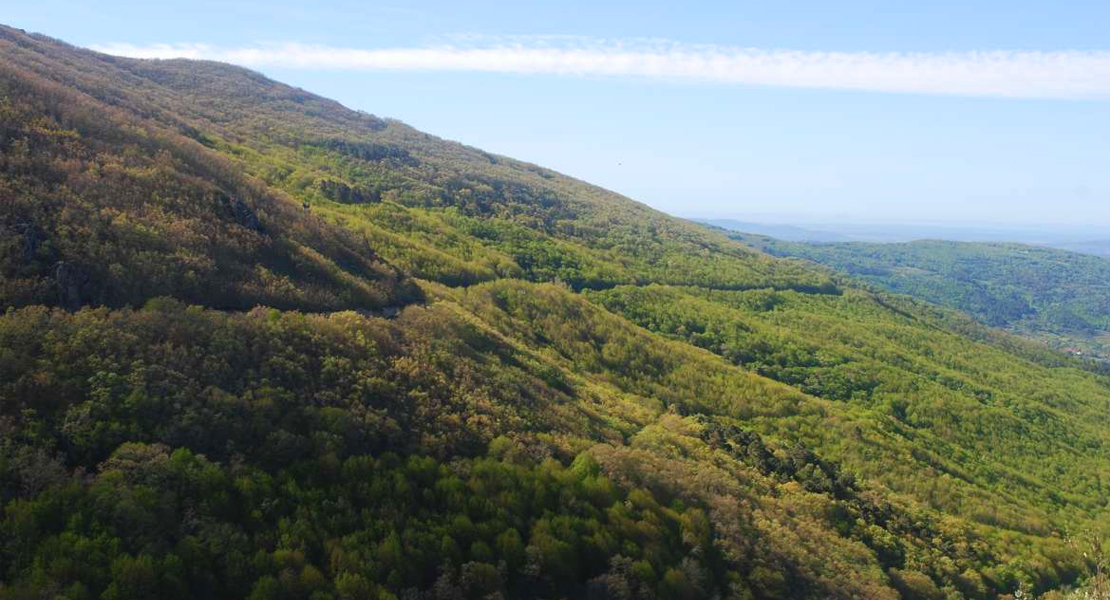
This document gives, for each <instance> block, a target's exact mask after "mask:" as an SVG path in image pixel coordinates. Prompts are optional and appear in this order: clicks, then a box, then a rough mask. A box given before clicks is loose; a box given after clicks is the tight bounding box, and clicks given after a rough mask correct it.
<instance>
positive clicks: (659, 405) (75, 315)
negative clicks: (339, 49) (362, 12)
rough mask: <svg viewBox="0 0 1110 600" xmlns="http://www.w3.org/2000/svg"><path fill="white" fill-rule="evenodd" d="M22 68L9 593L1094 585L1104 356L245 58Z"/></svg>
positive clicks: (388, 593) (509, 593)
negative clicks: (370, 106) (789, 255)
mask: <svg viewBox="0 0 1110 600" xmlns="http://www.w3.org/2000/svg"><path fill="white" fill-rule="evenodd" d="M0 55H2V56H3V59H4V60H3V61H0V308H2V310H4V311H5V312H4V313H3V314H2V315H0V598H2V599H4V600H7V599H9V598H10V599H17V598H18V599H23V598H42V597H57V598H73V599H78V598H80V599H84V598H90V599H91V598H194V597H227V598H231V597H234V598H258V599H264V598H267V599H268V598H314V599H324V598H357V599H373V600H387V599H388V600H396V599H398V598H407V599H412V600H418V599H429V600H431V599H441V598H451V599H454V598H498V597H501V598H509V597H511V598H558V597H589V598H622V599H623V598H627V599H632V598H644V599H648V598H652V599H664V598H702V597H704V598H713V597H720V598H737V599H753V600H754V599H760V600H763V599H771V598H843V599H848V598H877V599H890V600H893V599H895V598H898V597H916V598H940V597H944V598H975V599H986V598H992V597H995V596H998V595H1001V594H1006V593H1010V592H1013V591H1015V590H1017V589H1018V587H1019V586H1023V587H1022V589H1031V590H1036V591H1041V590H1045V589H1049V588H1055V587H1058V586H1060V585H1061V584H1068V583H1071V582H1073V581H1076V580H1078V579H1079V578H1080V577H1081V575H1082V573H1083V569H1084V568H1086V567H1088V566H1089V564H1088V563H1089V562H1090V561H1089V560H1085V559H1084V558H1083V557H1082V556H1081V553H1080V552H1078V551H1077V550H1076V549H1075V548H1074V547H1073V546H1071V545H1069V544H1068V543H1067V542H1066V541H1065V539H1064V536H1065V532H1066V531H1071V530H1076V529H1080V530H1082V529H1092V530H1097V528H1098V527H1100V526H1102V525H1104V523H1105V518H1104V517H1105V510H1106V504H1105V498H1106V492H1107V489H1106V486H1107V482H1108V481H1110V471H1108V464H1110V463H1108V461H1107V458H1106V452H1105V449H1106V448H1107V447H1110V439H1108V438H1110V431H1108V430H1107V428H1106V427H1105V420H1106V414H1107V412H1108V410H1110V406H1108V405H1107V398H1110V381H1108V380H1107V379H1106V375H1105V374H1103V373H1102V372H1101V371H1100V370H1099V369H1097V368H1094V367H1092V365H1091V364H1088V363H1084V362H1082V361H1078V360H1075V359H1074V358H1069V357H1067V356H1064V355H1061V354H1057V353H1054V352H1051V351H1049V350H1046V349H1044V348H1041V347H1039V346H1035V345H1032V344H1029V343H1026V342H1022V341H1021V340H1018V339H1016V338H1014V337H1012V336H1009V335H1006V334H1004V333H1001V332H997V331H994V330H990V329H987V328H984V327H981V326H978V325H976V324H975V323H973V322H971V321H970V320H968V319H966V318H962V317H960V316H958V315H955V314H954V313H952V312H947V311H944V310H940V309H937V308H935V307H931V306H928V305H925V304H923V303H920V302H914V301H912V300H910V299H908V298H905V297H899V296H889V295H886V294H882V293H875V292H871V291H868V290H866V289H862V288H861V287H860V286H858V285H857V284H854V283H852V282H851V281H846V282H843V283H840V282H838V281H837V279H836V278H834V277H832V276H830V275H829V274H828V273H827V272H826V271H825V270H822V269H818V268H814V267H813V266H811V265H807V264H806V263H803V262H802V261H793V260H782V259H776V258H772V257H769V256H767V255H764V254H762V253H759V252H756V251H753V250H752V249H750V248H748V247H746V246H745V245H743V244H741V243H739V242H737V241H734V240H730V239H729V238H728V237H727V236H724V235H721V234H720V233H718V232H714V231H711V230H708V229H705V228H702V227H700V226H696V225H693V224H691V223H687V222H684V221H681V220H678V219H673V218H671V217H668V216H666V215H663V214H661V213H658V212H656V211H653V210H651V209H649V208H647V207H644V206H643V205H640V204H637V203H635V202H633V201H631V200H629V199H627V198H623V197H621V196H618V195H615V194H612V193H610V192H607V191H605V190H601V189H599V188H596V187H594V186H590V185H587V184H584V183H582V182H578V181H575V180H572V179H570V178H567V177H564V176H562V175H559V174H556V173H552V172H550V171H548V170H546V169H543V168H540V167H537V166H535V165H530V164H526V163H522V162H519V161H515V160H512V159H508V158H504V157H499V156H493V155H490V154H487V153H484V152H481V151H479V150H476V149H473V148H468V147H465V146H462V145H459V144H455V143H450V142H446V141H444V140H440V139H437V138H434V137H431V136H428V135H426V134H423V133H421V132H418V131H415V130H413V129H411V128H409V127H407V126H405V125H403V124H401V123H398V122H395V121H387V120H382V119H379V118H377V117H373V116H371V115H367V114H364V113H358V112H354V111H350V110H347V109H345V108H343V107H342V106H340V105H338V104H336V103H334V102H331V101H328V100H325V99H323V98H319V97H316V96H313V95H311V94H308V93H307V92H304V91H303V90H298V89H294V88H290V87H288V86H283V85H281V84H278V83H275V82H273V81H270V80H267V79H266V78H264V77H262V76H261V75H258V74H256V73H252V72H250V71H246V70H244V69H239V68H235V67H230V66H227V65H220V64H215V63H196V62H190V61H176V60H174V61H137V60H130V59H123V58H113V57H107V56H104V55H99V54H96V53H92V52H87V51H82V50H78V49H75V48H72V47H69V46H66V45H64V44H62V43H60V42H56V41H54V40H50V39H48V38H44V37H41V36H31V35H27V34H24V33H23V32H20V31H18V30H14V29H9V28H3V27H0ZM991 293H993V292H991ZM991 298H993V296H991ZM990 302H992V300H984V306H985V305H986V304H989V303H990ZM51 307H53V308H51ZM139 307H141V308H139ZM1007 310H1008V309H1007ZM336 311H344V312H336Z"/></svg>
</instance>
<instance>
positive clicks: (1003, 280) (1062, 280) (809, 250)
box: [736, 235, 1110, 360]
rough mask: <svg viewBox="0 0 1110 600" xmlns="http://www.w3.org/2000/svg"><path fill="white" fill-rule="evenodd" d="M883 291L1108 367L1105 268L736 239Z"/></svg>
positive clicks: (1061, 258) (1045, 258) (1032, 253)
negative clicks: (1095, 359)
mask: <svg viewBox="0 0 1110 600" xmlns="http://www.w3.org/2000/svg"><path fill="white" fill-rule="evenodd" d="M736 237H737V238H738V239H741V240H743V241H745V242H748V243H750V244H751V245H753V246H755V247H758V248H760V249H762V250H765V251H767V252H769V253H771V254H774V255H776V256H789V257H798V258H805V259H808V260H812V261H814V262H817V263H820V264H822V265H827V266H829V267H831V268H833V269H835V270H837V271H839V272H842V273H847V274H849V275H851V276H853V277H857V278H859V279H862V280H864V281H866V282H867V283H869V284H872V285H875V286H877V287H879V288H881V289H884V290H887V291H890V292H894V293H898V294H909V295H911V296H914V297H917V298H921V299H923V300H926V301H928V302H932V303H934V304H939V305H941V306H947V307H950V308H955V309H958V310H962V311H965V312H967V313H969V314H970V315H972V316H973V317H975V318H976V319H977V320H979V321H980V322H982V323H986V324H987V325H991V326H994V327H1004V328H1006V329H1009V330H1010V331H1013V332H1015V333H1018V334H1020V335H1024V336H1027V337H1032V338H1035V339H1039V340H1041V341H1044V342H1047V343H1049V344H1050V345H1052V346H1054V347H1056V348H1057V349H1060V350H1063V351H1065V352H1071V353H1073V354H1086V355H1090V356H1095V357H1098V358H1101V359H1104V360H1110V261H1108V260H1105V259H1103V258H1100V257H1096V256H1089V255H1086V254H1079V253H1075V252H1067V251H1064V250H1054V249H1051V248H1042V247H1038V246H1026V245H1021V244H1001V243H973V242H946V241H936V240H923V241H917V242H908V243H898V244H873V243H863V242H848V243H798V242H784V241H780V240H777V239H773V238H768V237H763V236H758V235H739V236H736Z"/></svg>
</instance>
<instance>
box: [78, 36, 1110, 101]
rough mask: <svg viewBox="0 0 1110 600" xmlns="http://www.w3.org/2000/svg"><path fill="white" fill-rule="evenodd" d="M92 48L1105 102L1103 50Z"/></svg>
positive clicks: (325, 64) (629, 45) (527, 42)
mask: <svg viewBox="0 0 1110 600" xmlns="http://www.w3.org/2000/svg"><path fill="white" fill-rule="evenodd" d="M96 49H97V50H99V51H101V52H106V53H108V54H116V55H120V56H130V57H135V58H197V59H208V60H218V61H224V62H230V63H235V64H239V65H243V66H247V67H253V68H266V67H282V68H298V69H327V70H341V71H470V72H485V73H512V74H525V75H545V74H551V75H565V76H593V77H634V78H646V79H660V80H668V81H698V82H712V83H724V84H748V85H766V86H781V87H799V88H822V89H847V90H868V91H876V92H901V93H919V94H952V95H962V96H991V97H1013V98H1094V99H1110V51H1102V50H1097V51H1095V50H1065V51H1051V52H1042V51H981V52H913V53H884V52H813V51H792V50H758V49H751V48H739V47H728V46H701V45H683V44H677V43H671V42H665V41H664V42H660V41H646V42H645V41H634V42H619V41H618V42H611V41H591V40H583V39H580V38H571V37H558V36H555V37H536V38H528V37H525V38H501V39H492V40H491V39H489V38H476V41H470V42H466V41H465V40H464V42H463V43H461V44H450V45H435V46H428V47H417V48H384V49H356V48H338V47H331V46H319V45H308V44H298V43H284V44H259V45H251V46H243V47H235V48H227V47H218V46H210V45H205V44H172V45H171V44H155V45H150V46H135V45H130V44H109V45H104V46H99V47H97V48H96Z"/></svg>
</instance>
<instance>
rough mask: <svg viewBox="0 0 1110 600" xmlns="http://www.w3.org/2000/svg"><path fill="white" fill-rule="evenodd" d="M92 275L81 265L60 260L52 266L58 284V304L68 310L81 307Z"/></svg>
mask: <svg viewBox="0 0 1110 600" xmlns="http://www.w3.org/2000/svg"><path fill="white" fill-rule="evenodd" d="M91 280H92V276H91V275H90V273H89V270H88V269H87V268H85V267H84V266H82V265H79V264H75V263H71V262H66V261H64V260H63V261H60V262H59V263H58V264H57V265H56V266H55V267H54V281H55V282H57V285H58V304H60V305H61V306H62V307H63V308H66V309H68V310H77V309H79V308H81V305H82V304H83V301H84V300H85V292H86V288H87V287H88V284H89V282H90V281H91Z"/></svg>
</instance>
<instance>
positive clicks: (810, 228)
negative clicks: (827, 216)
mask: <svg viewBox="0 0 1110 600" xmlns="http://www.w3.org/2000/svg"><path fill="white" fill-rule="evenodd" d="M692 220H693V221H696V222H699V223H705V224H707V225H713V226H716V227H721V228H723V229H728V230H730V231H739V232H744V233H753V234H758V235H766V236H770V237H773V238H775V239H779V240H783V241H788V242H877V243H892V242H912V241H916V240H947V241H953V242H1010V243H1021V244H1029V245H1035V246H1047V247H1049V248H1058V249H1061V250H1070V251H1072V252H1082V253H1084V254H1095V255H1099V256H1110V228H1108V229H1107V230H1103V229H1100V228H1094V227H1073V228H1065V227H1060V226H1055V227H1051V226H1050V227H1044V228H1032V227H987V226H953V225H927V224H926V225H907V224H864V223H818V224H812V225H808V224H807V225H799V224H783V223H767V222H762V221H752V220H737V219H726V218H695V219H692Z"/></svg>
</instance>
